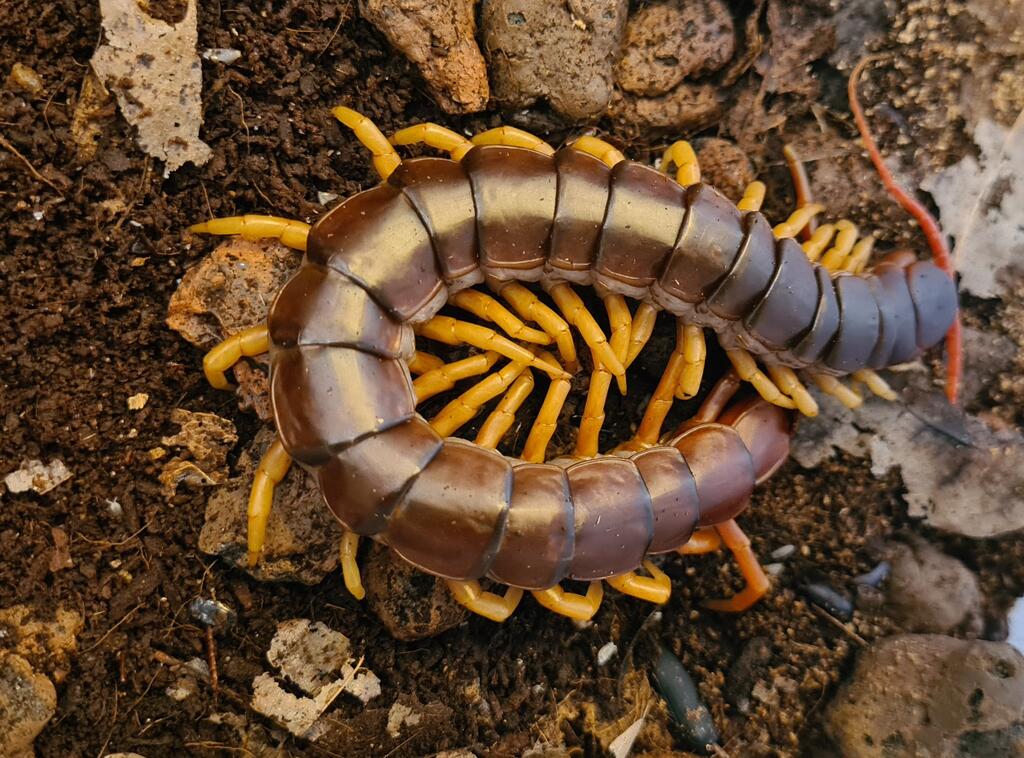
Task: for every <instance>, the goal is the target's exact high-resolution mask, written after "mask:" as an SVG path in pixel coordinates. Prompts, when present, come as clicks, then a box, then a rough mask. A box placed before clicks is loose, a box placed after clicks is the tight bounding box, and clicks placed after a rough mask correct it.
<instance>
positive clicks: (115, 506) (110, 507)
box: [107, 500, 124, 516]
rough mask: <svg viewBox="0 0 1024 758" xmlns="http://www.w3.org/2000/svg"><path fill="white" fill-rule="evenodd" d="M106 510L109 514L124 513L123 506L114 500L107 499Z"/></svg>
mask: <svg viewBox="0 0 1024 758" xmlns="http://www.w3.org/2000/svg"><path fill="white" fill-rule="evenodd" d="M107 512H108V513H109V514H110V515H111V516H121V515H122V514H123V513H124V508H122V507H121V504H120V503H119V502H117V501H116V500H107Z"/></svg>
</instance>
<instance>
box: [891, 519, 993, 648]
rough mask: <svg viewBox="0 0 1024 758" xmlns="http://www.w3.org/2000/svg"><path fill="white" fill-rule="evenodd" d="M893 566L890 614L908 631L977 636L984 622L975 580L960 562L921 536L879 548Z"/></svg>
mask: <svg viewBox="0 0 1024 758" xmlns="http://www.w3.org/2000/svg"><path fill="white" fill-rule="evenodd" d="M883 557H884V558H885V559H886V560H888V561H889V562H890V564H891V565H892V573H891V574H890V576H889V579H888V581H887V583H886V585H885V595H886V608H887V610H888V611H889V614H890V615H891V616H892V617H893V618H894V619H895V620H896V621H897V622H898V623H899V624H900V625H901V626H902V627H903V628H904V629H905V630H907V631H909V632H927V633H932V634H953V633H957V634H960V635H967V636H970V637H977V636H978V635H979V634H981V632H982V629H983V627H984V622H983V619H982V612H981V605H982V598H981V591H980V590H979V589H978V580H977V578H976V577H975V576H974V574H973V573H972V572H971V570H970V569H968V568H967V567H966V566H965V565H964V564H963V563H961V562H960V561H958V560H957V559H956V558H953V557H951V556H948V555H946V554H944V553H942V552H941V551H939V550H938V549H936V548H935V547H933V546H932V545H931V544H929V543H928V542H925V541H924V540H922V539H913V540H912V541H910V542H909V543H892V544H889V545H886V546H885V548H884V549H883Z"/></svg>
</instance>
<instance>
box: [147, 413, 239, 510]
mask: <svg viewBox="0 0 1024 758" xmlns="http://www.w3.org/2000/svg"><path fill="white" fill-rule="evenodd" d="M171 421H172V422H173V423H175V424H178V425H179V426H180V427H181V430H180V431H179V432H178V433H177V434H175V435H173V436H171V437H164V438H163V439H162V440H161V442H163V444H165V445H168V446H170V447H180V448H184V449H186V450H187V451H188V455H189V458H188V460H186V459H184V458H181V457H179V456H175V457H173V458H171V460H169V461H167V463H165V464H164V467H163V469H162V470H161V471H160V477H159V479H160V483H161V484H162V485H163V491H164V496H165V497H167V498H168V499H170V498H171V497H173V496H174V493H175V491H176V490H177V489H178V485H179V484H181V483H182V482H187V483H189V484H190V485H192V486H209V485H213V484H220V483H222V482H224V481H226V480H227V478H228V452H229V451H230V450H231V448H232V447H234V446H235V443H236V442H238V434H237V433H236V432H235V425H234V424H232V423H231V422H230V421H228V420H227V419H226V418H221V417H220V416H217V415H215V414H213V413H198V412H193V411H187V410H185V409H184V408H175V409H174V410H173V411H171Z"/></svg>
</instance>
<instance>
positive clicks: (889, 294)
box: [872, 263, 920, 366]
mask: <svg viewBox="0 0 1024 758" xmlns="http://www.w3.org/2000/svg"><path fill="white" fill-rule="evenodd" d="M872 274H873V275H874V277H875V298H876V300H879V301H881V300H883V299H884V300H885V301H886V303H887V307H888V309H889V311H890V313H889V315H890V321H891V324H892V330H893V332H894V338H893V345H892V349H891V350H890V351H889V355H888V356H887V357H886V359H885V365H886V366H892V365H895V364H898V363H905V362H906V361H909V360H910V359H911V358H913V357H914V356H916V355H917V354H918V352H920V351H919V349H918V347H917V312H916V311H915V310H914V301H913V300H912V299H911V297H910V289H909V288H908V287H907V274H906V267H904V266H900V265H898V264H893V263H883V264H881V265H879V266H876V267H875V268H874V270H873V271H872Z"/></svg>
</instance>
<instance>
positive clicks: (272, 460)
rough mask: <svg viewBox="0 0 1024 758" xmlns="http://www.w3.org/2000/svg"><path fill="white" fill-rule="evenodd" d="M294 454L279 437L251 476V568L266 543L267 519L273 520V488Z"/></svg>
mask: <svg viewBox="0 0 1024 758" xmlns="http://www.w3.org/2000/svg"><path fill="white" fill-rule="evenodd" d="M291 465H292V458H291V456H290V455H288V453H287V452H285V449H284V443H282V442H281V439H280V438H279V437H278V438H276V439H275V440H274V443H273V444H272V445H271V446H270V447H269V448H267V452H266V453H264V455H263V458H262V459H261V460H260V463H259V465H258V466H257V467H256V474H255V476H253V480H252V490H250V492H249V507H248V529H247V532H248V543H249V545H248V550H249V556H248V559H249V568H254V567H255V566H256V565H257V564H258V563H259V560H260V553H262V552H263V544H264V542H266V538H267V523H268V522H269V521H270V509H271V507H272V506H273V504H274V488H275V487H276V486H277V485H278V484H280V483H281V480H282V479H284V477H285V474H287V473H288V469H289V468H291Z"/></svg>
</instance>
